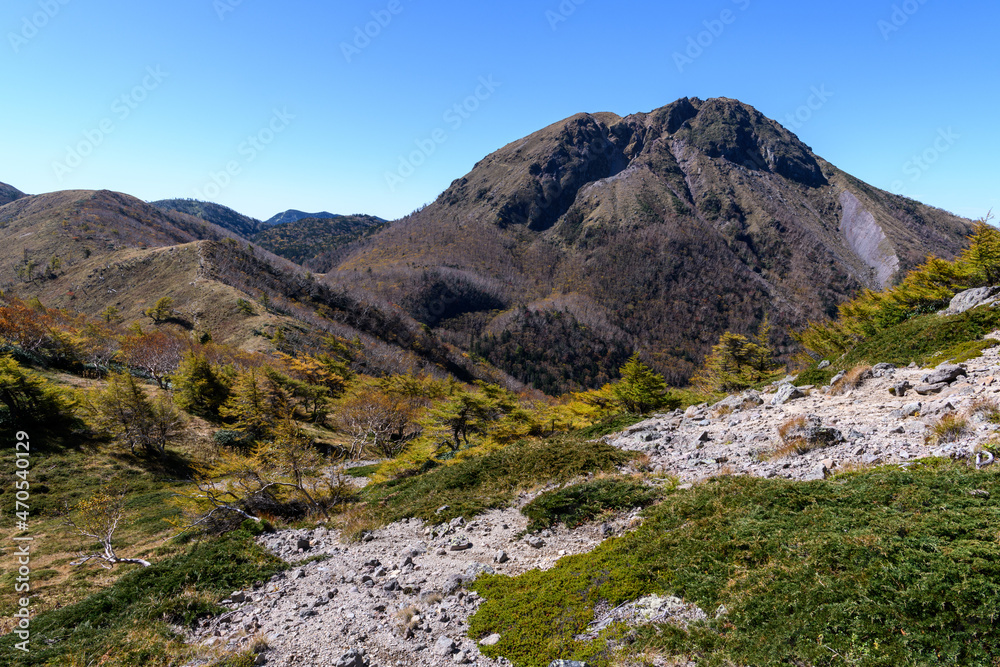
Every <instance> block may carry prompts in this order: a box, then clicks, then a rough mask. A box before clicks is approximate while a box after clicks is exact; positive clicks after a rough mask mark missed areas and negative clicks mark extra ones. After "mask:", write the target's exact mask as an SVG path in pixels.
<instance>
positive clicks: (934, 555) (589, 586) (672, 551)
mask: <svg viewBox="0 0 1000 667" xmlns="http://www.w3.org/2000/svg"><path fill="white" fill-rule="evenodd" d="M974 489H982V490H986V491H988V492H989V493H990V494H991V496H992V497H993V498H994V499H993V500H990V499H985V498H982V497H975V496H972V495H970V493H969V492H970V491H972V490H974ZM998 494H1000V483H998V477H997V475H996V474H995V473H986V472H974V471H971V470H969V469H965V468H959V467H955V466H951V465H950V464H949V465H939V466H933V465H932V466H926V467H924V468H921V469H916V470H912V471H902V470H898V469H891V468H886V469H880V470H874V471H868V472H865V473H861V474H854V475H850V476H846V477H843V478H840V479H835V480H832V481H826V482H812V483H805V484H803V483H791V482H785V481H776V480H762V479H753V478H747V477H732V478H719V479H716V480H713V481H711V482H709V483H707V484H705V485H702V486H698V487H696V488H694V489H693V490H690V491H678V492H674V493H672V494H670V495H669V496H668V497H667V499H666V500H665V501H664V502H663V503H662V504H660V505H658V506H656V507H655V508H653V509H651V510H649V511H647V513H646V516H647V519H646V522H645V524H644V525H643V526H642V527H641V528H640V529H639V530H637V531H636V532H634V533H631V534H628V535H626V536H624V537H622V538H620V539H615V540H610V541H607V542H605V543H604V544H602V545H601V546H600V547H599V548H598V549H597V550H596V551H595V552H593V553H591V554H586V555H581V556H575V557H572V558H564V559H562V560H561V561H560V562H559V564H558V565H557V566H556V567H555V568H554V569H552V570H550V571H547V572H539V571H532V572H529V573H527V574H524V575H522V576H521V577H517V578H509V577H504V576H494V577H486V578H483V579H480V580H479V581H478V582H477V583H476V584H475V589H476V590H477V591H478V592H479V593H480V594H482V595H483V596H484V597H485V598H486V599H487V602H486V604H485V605H484V606H483V607H482V608H481V610H480V612H479V613H478V614H477V615H476V616H475V617H474V618H473V621H472V625H471V629H470V634H471V635H472V636H473V637H476V638H478V637H481V636H485V635H487V634H490V633H492V632H499V633H500V634H501V636H502V640H501V641H500V643H499V644H498V645H497V646H496V647H495V648H492V649H487V651H488V652H489V654H490V655H504V656H506V657H508V658H510V659H511V660H513V661H514V664H515V665H519V666H531V667H534V666H539V667H543V666H544V665H547V664H548V663H549V661H550V660H553V659H556V658H569V657H575V658H577V659H583V658H586V659H588V660H590V661H592V662H593V664H595V665H608V664H610V662H609V655H608V653H607V651H606V650H605V647H604V644H603V642H602V641H598V642H596V643H594V644H582V643H578V642H575V641H573V635H574V634H577V633H579V632H581V631H583V629H584V628H585V627H586V625H587V623H588V622H589V621H590V620H591V619H592V616H593V612H592V610H593V608H594V605H595V604H596V603H597V601H598V600H607V601H608V602H609V603H610V604H611V605H612V606H614V605H616V604H620V603H622V602H625V601H628V600H634V599H637V598H639V597H642V596H644V595H647V594H650V593H671V594H674V595H678V596H681V597H683V598H685V599H686V600H688V601H691V602H695V603H697V604H698V605H699V606H700V607H701V608H702V609H705V610H706V611H708V612H709V613H710V614H711V613H714V612H715V610H716V609H717V608H718V607H719V606H720V605H725V607H726V609H727V610H728V613H727V614H726V615H725V617H724V618H722V619H721V620H718V621H715V622H710V623H708V624H707V625H705V626H704V627H699V628H696V629H695V630H694V631H693V632H692V633H691V634H690V635H688V634H685V633H683V632H681V631H679V630H677V629H676V628H672V627H670V626H654V627H646V628H643V629H641V630H640V631H639V632H638V633H636V634H635V635H634V636H633V637H632V640H633V641H635V642H636V644H635V645H633V646H632V649H631V650H633V651H638V650H644V649H647V648H650V649H655V650H658V651H659V652H661V653H666V654H670V655H693V656H697V657H699V658H700V659H701V662H702V664H713V665H726V664H740V665H748V664H750V665H764V664H767V665H770V664H809V665H833V664H859V665H887V666H888V665H925V664H954V665H972V664H976V665H989V664H997V656H1000V640H997V638H996V633H995V631H996V623H997V613H996V600H997V599H1000V560H998V558H1000V544H998V538H997V532H996V531H997V525H1000V506H998V503H997V500H996V498H997V497H998ZM615 632H616V630H615V629H613V630H612V634H614V633H615ZM618 633H619V634H620V631H618ZM838 656H839V657H838Z"/></svg>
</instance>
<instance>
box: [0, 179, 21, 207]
mask: <svg viewBox="0 0 1000 667" xmlns="http://www.w3.org/2000/svg"><path fill="white" fill-rule="evenodd" d="M26 196H27V195H25V194H24V193H23V192H21V191H20V190H18V189H17V188H15V187H14V186H12V185H7V184H6V183H0V206H3V205H4V204H9V203H10V202H12V201H14V200H17V199H21V198H22V197H26Z"/></svg>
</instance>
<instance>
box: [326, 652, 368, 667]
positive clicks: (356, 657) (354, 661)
mask: <svg viewBox="0 0 1000 667" xmlns="http://www.w3.org/2000/svg"><path fill="white" fill-rule="evenodd" d="M334 665H335V667H368V660H367V659H366V658H365V656H363V655H361V654H360V653H358V652H357V651H354V650H351V651H348V652H347V653H345V654H344V655H342V656H340V659H339V660H337V662H336V663H334Z"/></svg>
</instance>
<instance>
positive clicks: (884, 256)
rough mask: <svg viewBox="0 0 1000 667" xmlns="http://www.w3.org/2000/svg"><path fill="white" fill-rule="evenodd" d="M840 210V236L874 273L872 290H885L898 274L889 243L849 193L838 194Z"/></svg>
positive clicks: (897, 264) (876, 223) (897, 260)
mask: <svg viewBox="0 0 1000 667" xmlns="http://www.w3.org/2000/svg"><path fill="white" fill-rule="evenodd" d="M840 206H841V208H842V209H843V213H842V214H841V218H840V233H841V234H843V236H844V240H845V241H846V242H847V246H848V247H849V248H850V249H851V250H852V251H853V252H854V254H855V255H857V256H858V257H859V258H860V259H861V261H863V262H864V263H865V264H866V265H868V266H869V267H870V268H871V269H872V271H873V272H874V277H875V285H874V287H877V288H878V289H884V288H885V287H886V286H887V285H888V284H889V283H890V282H891V281H892V278H893V276H895V275H896V272H897V271H899V257H897V256H896V253H895V251H894V250H893V249H892V243H891V242H890V241H889V238H888V237H887V236H886V235H885V232H884V231H883V230H882V228H881V227H879V224H878V222H876V221H875V216H874V215H872V214H871V213H870V212H868V211H867V210H865V208H864V206H863V205H862V204H861V202H860V201H859V200H858V198H857V197H855V196H854V195H853V194H852V193H851V192H848V191H847V190H845V191H844V192H843V193H841V195H840Z"/></svg>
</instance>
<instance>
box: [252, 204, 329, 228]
mask: <svg viewBox="0 0 1000 667" xmlns="http://www.w3.org/2000/svg"><path fill="white" fill-rule="evenodd" d="M339 217H340V216H339V215H337V214H335V213H327V212H326V211H323V212H321V213H305V212H303V211H297V210H295V209H294V208H292V209H288V210H287V211H283V212H282V213H278V214H277V215H275V216H272V217H270V218H268V219H267V220H265V221H264V224H265V225H268V226H273V225H285V224H288V223H289V222H298V221H299V220H303V219H305V218H318V219H320V220H330V219H333V218H339Z"/></svg>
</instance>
